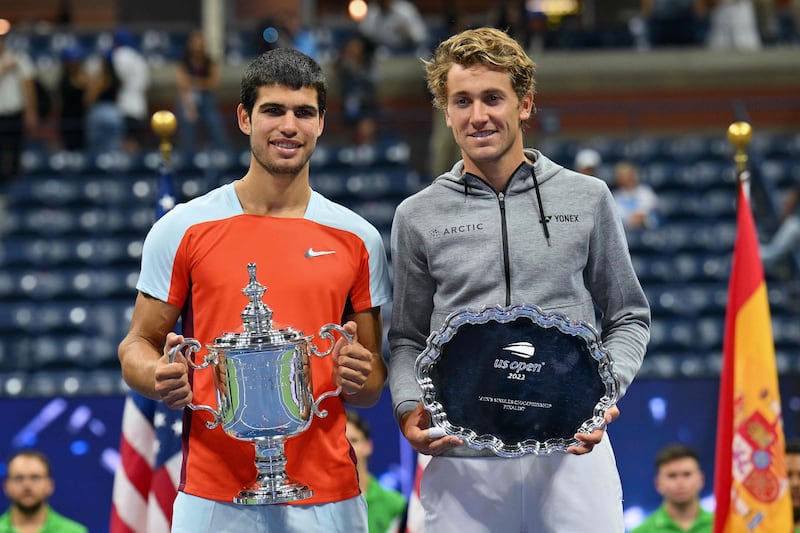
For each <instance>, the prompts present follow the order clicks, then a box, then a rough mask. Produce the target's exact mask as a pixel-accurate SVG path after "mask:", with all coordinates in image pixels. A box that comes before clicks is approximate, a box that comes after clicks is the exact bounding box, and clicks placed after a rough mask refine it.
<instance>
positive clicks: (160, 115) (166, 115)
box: [150, 111, 178, 163]
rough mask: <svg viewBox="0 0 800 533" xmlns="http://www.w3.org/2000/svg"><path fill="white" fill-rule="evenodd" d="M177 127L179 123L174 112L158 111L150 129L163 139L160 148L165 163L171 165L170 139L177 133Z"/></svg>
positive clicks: (154, 114)
mask: <svg viewBox="0 0 800 533" xmlns="http://www.w3.org/2000/svg"><path fill="white" fill-rule="evenodd" d="M177 126H178V121H177V120H176V119H175V115H174V114H173V113H172V111H156V112H155V113H153V117H152V118H151V119H150V127H151V128H153V132H155V134H156V135H158V136H159V138H160V139H161V143H160V144H159V146H158V148H159V150H161V157H162V158H163V159H164V162H165V163H169V159H170V156H171V155H172V143H170V142H169V138H170V137H172V134H173V133H175V129H176V128H177Z"/></svg>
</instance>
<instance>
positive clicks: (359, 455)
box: [345, 410, 406, 533]
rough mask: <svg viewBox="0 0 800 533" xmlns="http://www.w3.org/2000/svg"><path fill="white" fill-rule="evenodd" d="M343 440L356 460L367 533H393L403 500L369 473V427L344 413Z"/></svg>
mask: <svg viewBox="0 0 800 533" xmlns="http://www.w3.org/2000/svg"><path fill="white" fill-rule="evenodd" d="M345 432H346V434H347V440H349V441H350V446H352V448H353V453H355V456H356V469H357V470H358V481H359V484H360V485H361V494H363V495H364V499H365V500H366V501H367V517H368V518H367V519H368V521H369V533H396V532H398V531H399V530H400V529H399V527H400V522H401V519H402V517H403V513H404V512H405V510H406V499H405V497H404V496H403V495H402V494H401V493H400V492H398V491H396V490H392V489H387V488H385V487H383V486H382V485H381V484H380V483H379V482H378V480H377V479H375V476H373V475H372V473H371V472H370V471H369V457H370V456H371V455H372V450H373V447H372V438H371V436H370V428H369V424H368V423H367V421H366V420H364V419H363V418H361V416H360V415H359V414H358V413H356V412H355V411H351V410H348V411H347V426H346V430H345Z"/></svg>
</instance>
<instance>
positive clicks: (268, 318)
mask: <svg viewBox="0 0 800 533" xmlns="http://www.w3.org/2000/svg"><path fill="white" fill-rule="evenodd" d="M247 272H248V273H249V274H250V282H249V283H248V284H247V285H246V286H245V287H244V288H243V289H242V292H243V293H244V295H245V296H247V298H248V299H249V300H250V303H248V304H247V306H246V307H245V308H244V311H242V314H241V317H242V323H243V325H244V331H243V332H238V333H236V332H228V333H223V334H222V335H221V336H219V337H217V338H216V339H214V344H213V346H209V348H211V349H215V350H230V349H234V348H236V349H247V348H264V347H267V346H271V345H282V344H290V343H292V342H293V341H297V340H303V339H309V338H310V337H307V336H306V335H305V334H304V333H303V332H302V331H299V330H296V329H294V328H292V327H286V328H281V329H277V330H276V329H272V309H270V308H269V307H268V306H267V304H265V303H264V301H263V299H262V298H263V296H264V292H265V291H266V290H267V288H266V287H265V286H264V285H262V284H261V283H259V282H258V280H257V279H256V264H255V263H248V264H247Z"/></svg>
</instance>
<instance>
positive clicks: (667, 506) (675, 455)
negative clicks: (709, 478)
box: [631, 444, 714, 533]
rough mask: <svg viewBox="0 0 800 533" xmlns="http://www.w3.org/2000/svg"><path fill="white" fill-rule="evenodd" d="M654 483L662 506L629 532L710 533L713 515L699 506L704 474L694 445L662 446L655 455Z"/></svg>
mask: <svg viewBox="0 0 800 533" xmlns="http://www.w3.org/2000/svg"><path fill="white" fill-rule="evenodd" d="M654 483H655V487H656V491H657V492H658V493H659V494H660V495H661V497H662V503H661V506H660V507H659V508H658V509H657V510H656V511H655V512H654V513H653V514H651V515H650V516H648V517H647V518H646V519H645V520H644V522H642V523H641V524H639V526H638V527H636V528H634V529H633V530H632V531H631V533H667V532H674V531H687V532H692V533H711V530H712V529H713V527H714V515H713V514H712V513H711V512H709V511H706V510H705V509H703V508H702V507H701V506H700V491H702V490H703V485H704V484H705V477H704V476H703V471H702V469H701V468H700V458H699V457H698V455H697V452H696V451H695V450H694V449H692V448H690V447H688V446H685V445H683V444H670V445H668V446H665V447H664V448H662V449H661V450H660V451H659V452H658V454H657V455H656V477H655V480H654Z"/></svg>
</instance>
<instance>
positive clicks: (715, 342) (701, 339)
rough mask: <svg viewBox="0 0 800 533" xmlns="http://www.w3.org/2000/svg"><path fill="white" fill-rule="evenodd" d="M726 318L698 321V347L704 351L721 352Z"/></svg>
mask: <svg viewBox="0 0 800 533" xmlns="http://www.w3.org/2000/svg"><path fill="white" fill-rule="evenodd" d="M724 334H725V317H724V316H716V317H701V318H699V319H698V320H697V347H698V348H700V349H701V350H703V351H707V352H710V351H721V350H722V338H723V336H724Z"/></svg>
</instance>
